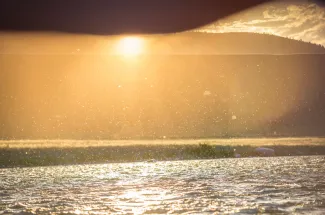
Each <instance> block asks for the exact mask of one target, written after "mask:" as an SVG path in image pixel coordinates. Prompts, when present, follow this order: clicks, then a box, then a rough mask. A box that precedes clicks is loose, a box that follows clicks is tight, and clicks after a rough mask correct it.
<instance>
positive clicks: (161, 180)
mask: <svg viewBox="0 0 325 215" xmlns="http://www.w3.org/2000/svg"><path fill="white" fill-rule="evenodd" d="M324 161H325V157H324V156H305V157H273V158H240V159H233V158H231V159H216V160H186V161H162V162H135V163H110V164H92V165H71V166H50V167H30V168H8V169H0V214H257V213H259V214H264V213H265V214H325V177H324V176H325V165H324Z"/></svg>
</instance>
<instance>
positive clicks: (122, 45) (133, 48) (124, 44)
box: [117, 37, 143, 56]
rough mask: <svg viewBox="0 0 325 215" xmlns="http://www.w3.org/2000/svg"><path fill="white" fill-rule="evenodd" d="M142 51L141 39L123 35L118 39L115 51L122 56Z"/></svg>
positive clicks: (137, 53)
mask: <svg viewBox="0 0 325 215" xmlns="http://www.w3.org/2000/svg"><path fill="white" fill-rule="evenodd" d="M142 51H143V40H142V39H141V38H139V37H124V38H122V39H120V40H119V42H118V45H117V52H118V53H119V54H121V55H124V56H136V55H139V54H141V53H142Z"/></svg>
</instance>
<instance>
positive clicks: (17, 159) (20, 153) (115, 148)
mask: <svg viewBox="0 0 325 215" xmlns="http://www.w3.org/2000/svg"><path fill="white" fill-rule="evenodd" d="M289 140H290V139H282V140H281V141H282V142H281V141H280V139H279V140H278V142H275V144H273V145H268V144H263V142H264V141H265V142H267V141H266V140H265V139H256V140H255V143H254V141H250V142H251V143H250V144H249V140H246V141H244V140H237V142H236V141H234V143H233V144H225V142H223V141H225V140H219V142H218V140H214V141H212V140H211V141H196V143H195V142H194V141H193V142H190V143H186V141H184V142H183V144H180V143H179V144H168V143H165V144H163V143H156V144H120V145H118V144H112V145H99V146H95V145H90V144H88V145H84V146H81V145H79V146H78V145H76V146H74V147H72V146H71V147H59V146H57V147H46V146H45V145H44V146H45V147H3V144H4V143H3V142H2V147H0V168H6V167H26V166H49V165H69V164H89V163H107V162H137V161H153V160H154V161H161V160H190V159H217V158H231V157H234V156H235V154H236V153H238V154H241V156H242V157H251V156H257V155H256V154H255V152H254V149H255V148H256V147H262V146H266V147H271V148H273V149H274V150H275V152H276V156H290V155H325V145H323V144H321V142H322V141H321V140H322V139H319V138H317V139H314V140H313V141H309V144H308V139H304V138H301V139H296V141H293V140H291V141H289ZM298 140H299V141H298ZM309 140H311V139H309ZM7 142H8V141H7ZM245 142H246V143H245ZM269 142H272V141H270V140H269ZM293 142H296V144H293ZM131 143H132V141H131ZM243 143H245V144H243ZM258 143H259V144H258ZM290 143H291V144H290ZM26 146H28V144H26Z"/></svg>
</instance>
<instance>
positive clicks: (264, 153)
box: [255, 147, 275, 157]
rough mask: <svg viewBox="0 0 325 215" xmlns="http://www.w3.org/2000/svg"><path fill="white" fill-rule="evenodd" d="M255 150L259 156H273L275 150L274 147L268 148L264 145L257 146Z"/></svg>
mask: <svg viewBox="0 0 325 215" xmlns="http://www.w3.org/2000/svg"><path fill="white" fill-rule="evenodd" d="M255 152H256V153H257V154H258V155H260V156H267V157H270V156H274V155H275V151H274V149H270V148H264V147H258V148H256V149H255Z"/></svg>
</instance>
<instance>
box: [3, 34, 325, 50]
mask: <svg viewBox="0 0 325 215" xmlns="http://www.w3.org/2000/svg"><path fill="white" fill-rule="evenodd" d="M120 38H121V37H117V36H115V37H95V36H86V35H61V34H27V33H26V34H2V35H0V40H1V41H3V42H2V44H0V52H1V53H15V54H17V53H19V54H114V53H115V46H116V44H117V43H118V40H119V39H120ZM142 38H144V47H143V49H144V54H297V53H303V54H308V53H313V54H315V53H325V48H324V47H321V46H319V45H315V44H310V43H306V42H302V41H296V40H292V39H288V38H283V37H278V36H273V35H266V34H254V33H223V34H208V33H198V32H186V33H179V34H170V35H146V36H142Z"/></svg>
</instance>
